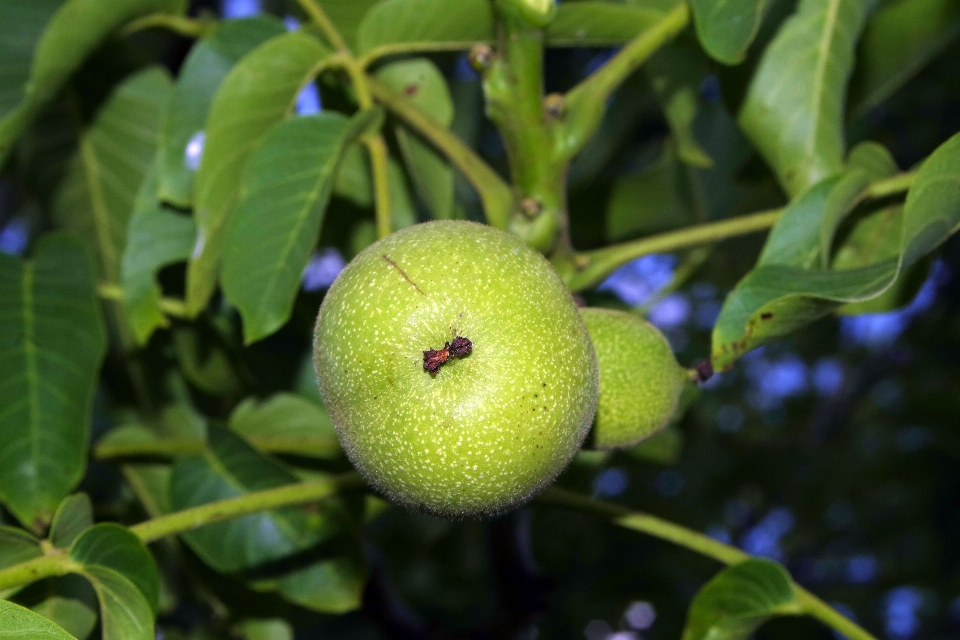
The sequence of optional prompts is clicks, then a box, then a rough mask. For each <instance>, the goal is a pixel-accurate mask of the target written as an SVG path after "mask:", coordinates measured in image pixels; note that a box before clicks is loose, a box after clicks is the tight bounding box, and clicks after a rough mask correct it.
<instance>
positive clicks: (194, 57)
mask: <svg viewBox="0 0 960 640" xmlns="http://www.w3.org/2000/svg"><path fill="white" fill-rule="evenodd" d="M284 31H285V29H284V26H283V23H282V22H280V21H279V20H277V19H276V18H273V17H271V16H257V17H254V18H247V19H243V20H228V21H225V22H223V23H221V24H220V26H219V27H217V29H216V30H215V31H213V33H210V34H209V35H207V36H206V37H204V38H203V39H202V40H200V41H199V42H197V43H196V44H195V45H194V46H193V48H192V49H191V50H190V55H189V56H188V57H187V59H186V61H185V62H184V63H183V67H182V68H181V69H180V74H179V75H178V76H177V84H176V88H175V89H174V91H173V96H172V97H171V99H170V107H169V108H168V109H167V112H166V115H165V116H164V120H163V126H162V127H161V131H160V140H159V149H158V150H157V153H158V163H159V164H158V166H159V167H160V180H159V191H158V195H159V198H160V199H161V200H163V201H164V202H170V203H173V204H175V205H177V206H179V207H189V206H191V205H192V204H193V179H194V175H195V172H196V166H193V167H192V168H191V167H190V166H189V164H188V162H186V149H187V144H189V143H190V140H191V139H192V138H193V137H194V136H195V135H197V134H199V133H202V132H203V127H204V125H205V124H206V122H207V112H208V111H209V110H210V103H211V102H213V96H214V93H215V92H216V90H217V87H219V86H220V83H221V81H222V80H223V79H224V77H226V75H227V73H228V72H229V71H230V69H231V67H233V65H234V64H236V62H237V61H238V60H240V58H242V57H243V56H244V55H246V54H247V53H248V52H250V51H251V50H253V49H254V48H256V47H257V46H259V45H260V44H262V43H263V42H264V41H266V40H268V39H269V38H272V37H274V36H277V35H280V34H282V33H284Z"/></svg>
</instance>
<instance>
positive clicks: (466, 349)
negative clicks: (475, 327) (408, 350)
mask: <svg viewBox="0 0 960 640" xmlns="http://www.w3.org/2000/svg"><path fill="white" fill-rule="evenodd" d="M471 351H473V343H472V342H470V339H469V338H464V337H463V336H457V337H456V338H454V339H453V342H445V343H443V348H442V349H427V350H426V351H424V352H423V369H424V371H428V372H429V373H430V375H431V376H435V375H437V372H438V371H440V367H442V366H443V365H444V364H446V362H447V360H449V359H450V358H462V357H464V356H466V355H469V353H470V352H471Z"/></svg>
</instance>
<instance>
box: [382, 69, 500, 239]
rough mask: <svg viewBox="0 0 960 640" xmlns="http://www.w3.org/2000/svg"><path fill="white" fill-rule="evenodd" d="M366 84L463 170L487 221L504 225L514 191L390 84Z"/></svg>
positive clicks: (400, 116)
mask: <svg viewBox="0 0 960 640" xmlns="http://www.w3.org/2000/svg"><path fill="white" fill-rule="evenodd" d="M367 86H369V87H370V93H371V94H372V95H373V97H374V98H375V99H376V101H377V102H379V103H381V104H382V105H383V106H385V107H386V108H387V109H389V110H390V111H391V112H392V113H393V114H394V115H396V116H398V117H399V118H400V119H402V120H403V121H404V122H406V123H407V125H409V126H410V127H412V128H413V129H415V130H416V132H417V133H418V134H420V135H421V136H423V137H424V138H425V139H426V140H427V142H429V143H430V144H432V145H433V146H434V147H436V149H437V150H438V151H439V152H440V153H442V154H443V155H444V156H446V158H447V159H448V160H449V161H450V162H451V163H452V164H453V165H454V166H455V167H457V169H459V170H460V172H461V173H463V175H464V176H465V177H466V178H467V180H469V181H470V184H471V185H473V188H474V189H476V190H477V193H478V194H480V200H481V201H482V203H483V210H484V212H485V213H486V216H487V222H489V223H490V224H491V225H493V226H494V227H496V228H498V229H506V228H507V225H508V223H509V219H510V210H511V209H512V208H513V192H512V190H511V189H510V186H509V185H508V184H507V183H506V182H505V181H504V180H503V178H501V177H500V176H499V175H498V174H497V172H496V171H494V170H493V169H492V168H490V165H488V164H487V163H486V162H484V161H483V159H482V158H481V157H480V156H478V155H477V154H476V153H475V152H474V151H473V149H471V148H470V147H468V146H467V145H465V144H464V143H463V141H461V140H460V138H458V137H457V136H456V135H455V134H454V133H453V132H451V131H450V130H449V129H447V128H446V127H443V126H441V125H440V124H438V123H437V122H435V121H434V120H433V119H432V118H431V117H430V116H428V115H427V114H425V113H423V111H421V110H420V109H418V108H417V107H416V106H415V105H413V104H412V103H411V102H410V101H409V100H406V99H405V98H404V97H403V96H401V95H400V94H398V93H396V92H395V91H393V90H392V89H390V87H388V86H387V85H385V84H383V83H382V82H380V81H379V80H377V79H375V78H369V77H368V79H367Z"/></svg>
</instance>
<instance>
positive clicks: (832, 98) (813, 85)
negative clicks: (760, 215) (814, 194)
mask: <svg viewBox="0 0 960 640" xmlns="http://www.w3.org/2000/svg"><path fill="white" fill-rule="evenodd" d="M869 5H870V3H869V2H867V1H866V0H801V2H800V5H799V7H798V8H797V12H796V13H795V14H794V15H793V16H791V17H790V19H788V20H787V21H786V22H785V23H784V24H783V26H782V27H781V28H780V31H779V33H778V34H777V36H776V37H775V38H774V40H773V42H771V43H770V45H769V46H768V47H767V49H766V51H764V53H763V58H762V59H761V61H760V66H759V67H758V69H757V71H756V73H755V74H754V76H753V80H752V81H751V84H750V88H749V89H748V92H747V97H746V99H745V100H744V103H743V108H742V109H741V111H740V117H739V121H740V126H741V127H742V128H743V130H744V131H745V132H746V134H747V136H748V137H749V138H750V139H751V141H753V144H754V145H756V147H757V149H759V151H760V153H761V154H762V155H763V157H764V158H765V159H766V161H767V163H768V164H769V165H770V166H771V167H772V168H773V169H774V171H775V172H776V174H777V177H778V178H779V180H780V184H781V185H782V186H783V187H784V189H786V191H787V193H789V194H790V195H791V196H794V195H797V194H798V193H800V192H801V191H803V190H804V189H806V188H807V187H809V186H811V185H813V184H815V183H817V182H819V181H820V180H821V179H823V178H824V177H826V176H829V175H832V174H834V173H837V172H838V171H840V169H841V168H842V166H843V157H844V138H843V113H844V102H845V95H846V86H847V80H848V79H849V77H850V72H851V70H852V68H853V50H854V46H855V45H856V42H857V38H858V37H859V35H860V29H861V28H862V26H863V22H864V19H865V18H866V13H867V10H868V8H869Z"/></svg>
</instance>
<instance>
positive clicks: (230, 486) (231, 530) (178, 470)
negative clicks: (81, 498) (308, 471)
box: [170, 428, 335, 572]
mask: <svg viewBox="0 0 960 640" xmlns="http://www.w3.org/2000/svg"><path fill="white" fill-rule="evenodd" d="M296 481H297V478H296V476H294V475H293V474H292V473H290V472H289V471H287V469H286V468H285V467H283V466H281V465H280V463H278V462H276V461H274V460H273V459H271V458H268V457H266V456H264V455H263V454H261V453H259V452H257V451H256V450H255V449H253V448H252V447H251V446H250V445H248V444H247V443H246V442H244V441H243V440H242V439H241V438H240V437H239V436H237V435H234V434H232V433H230V432H228V431H225V430H223V429H218V428H211V429H210V451H209V452H208V453H207V454H205V455H203V454H198V455H191V456H186V457H184V458H181V459H179V460H178V461H177V463H176V464H175V465H174V468H173V476H172V477H171V479H170V497H171V503H172V505H173V508H174V509H178V510H179V509H186V508H189V507H194V506H197V505H201V504H206V503H208V502H213V501H215V500H224V499H226V498H234V497H237V496H241V495H244V494H246V493H249V492H252V491H259V490H261V489H270V488H274V487H279V486H283V485H285V484H291V483H294V482H296ZM334 530H335V526H333V522H332V521H331V520H330V519H329V518H327V517H324V516H323V515H321V514H318V513H313V514H311V513H309V512H307V511H306V510H304V509H303V508H300V507H290V508H285V509H278V510H276V511H271V512H265V513H256V514H252V515H249V516H244V517H242V518H235V519H232V520H228V521H226V522H218V523H215V524H210V525H207V526H205V527H202V528H200V529H197V530H195V531H190V532H188V533H184V534H183V538H184V539H185V540H186V542H187V544H188V545H190V548H191V549H193V550H194V551H195V552H196V553H197V555H199V556H200V557H201V558H203V560H204V561H205V562H206V563H207V564H209V565H210V566H211V567H213V568H214V569H216V570H217V571H221V572H234V571H241V570H243V569H249V568H252V567H255V566H257V565H261V564H264V563H267V562H270V561H272V560H278V559H280V558H283V557H284V556H289V555H291V554H294V553H296V552H299V551H303V550H305V549H307V548H309V547H311V546H313V545H315V544H316V543H318V542H320V541H321V540H322V539H324V538H326V537H329V535H330V534H331V533H333V532H334Z"/></svg>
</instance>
